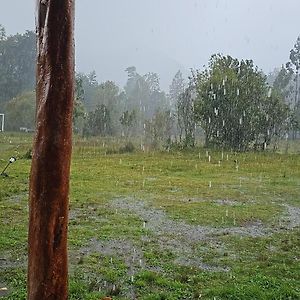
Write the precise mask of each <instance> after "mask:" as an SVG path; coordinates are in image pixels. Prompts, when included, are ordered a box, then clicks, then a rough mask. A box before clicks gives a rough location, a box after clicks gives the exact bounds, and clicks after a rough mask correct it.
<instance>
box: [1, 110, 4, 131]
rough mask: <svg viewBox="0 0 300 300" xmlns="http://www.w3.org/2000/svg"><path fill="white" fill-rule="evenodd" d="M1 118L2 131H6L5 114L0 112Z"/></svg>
mask: <svg viewBox="0 0 300 300" xmlns="http://www.w3.org/2000/svg"><path fill="white" fill-rule="evenodd" d="M0 118H1V127H0V128H1V130H0V131H1V132H3V131H4V114H0Z"/></svg>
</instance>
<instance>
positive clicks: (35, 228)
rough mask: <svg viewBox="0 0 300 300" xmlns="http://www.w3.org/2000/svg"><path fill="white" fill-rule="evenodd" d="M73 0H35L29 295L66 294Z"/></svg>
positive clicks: (38, 298)
mask: <svg viewBox="0 0 300 300" xmlns="http://www.w3.org/2000/svg"><path fill="white" fill-rule="evenodd" d="M74 1H75V0H37V48H38V49H37V52H38V55H37V86H36V95H37V96H36V97H37V121H36V136H35V141H34V149H33V159H32V166H31V176H30V192H29V201H30V203H29V205H30V208H29V241H28V246H29V249H28V255H29V257H28V260H29V261H28V299H29V300H45V299H51V300H55V299H57V300H58V299H59V300H64V299H67V298H68V287H67V286H68V280H67V276H68V266H67V264H68V261H67V229H68V194H69V173H70V159H71V146H72V142H71V138H72V109H73V97H74V41H73V31H74V30H73V27H74Z"/></svg>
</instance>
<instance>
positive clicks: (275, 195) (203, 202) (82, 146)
mask: <svg viewBox="0 0 300 300" xmlns="http://www.w3.org/2000/svg"><path fill="white" fill-rule="evenodd" d="M31 140H32V137H31V135H26V134H23V135H19V134H10V135H3V134H1V135H0V167H1V168H4V166H5V165H6V163H7V161H8V159H9V157H10V156H12V155H13V156H17V158H18V160H17V162H16V163H15V164H13V165H11V166H10V167H9V169H8V170H7V173H8V174H9V177H0V219H1V226H0V287H1V285H2V286H6V287H8V294H7V295H6V296H5V297H3V299H14V300H18V299H20V300H21V299H25V298H26V296H25V295H26V261H27V258H26V252H27V224H28V204H27V198H28V181H29V178H28V174H29V170H30V163H31V161H30V160H28V159H25V158H23V157H24V154H25V153H26V152H27V151H28V149H29V148H31ZM121 146H122V141H117V140H109V139H105V140H97V139H94V140H86V141H84V140H80V139H77V140H75V142H74V151H73V159H72V170H71V196H70V223H69V224H70V225H69V248H70V299H95V300H96V299H97V300H98V299H100V298H101V297H102V296H105V295H112V296H113V299H249V300H250V299H300V285H299V282H300V267H299V266H300V263H299V261H300V256H299V253H300V231H299V225H298V227H297V226H296V227H295V226H294V228H289V227H288V226H287V225H288V224H289V223H288V222H289V220H288V219H284V217H285V218H288V216H287V215H286V214H287V210H286V205H289V206H290V207H292V208H294V209H295V211H297V209H299V207H300V199H299V198H300V154H299V153H298V154H297V151H299V150H297V149H300V147H298V148H297V147H296V144H294V146H293V148H295V149H296V150H295V151H294V153H293V154H280V153H273V152H268V153H244V154H236V153H232V152H224V153H223V154H222V153H221V152H218V151H208V152H207V150H206V149H203V148H199V149H196V150H195V151H189V152H169V153H166V152H148V153H143V152H139V151H136V152H134V153H127V154H126V153H125V154H119V153H118V149H119V147H121ZM109 153H111V154H109ZM209 156H210V162H209ZM115 199H129V200H130V201H131V203H133V204H132V205H134V203H141V202H143V203H145V210H147V209H148V210H149V211H150V212H151V211H152V212H153V216H157V215H159V213H162V215H161V218H163V220H160V222H161V224H162V226H168V224H173V225H174V226H178V228H179V229H180V226H182V224H186V225H187V226H192V227H188V228H196V227H197V226H203V227H204V228H211V229H214V234H213V235H212V234H208V235H207V236H206V237H205V238H204V239H203V240H199V241H190V240H188V238H186V239H185V238H184V237H181V236H179V235H178V236H176V235H174V234H173V233H172V232H171V233H170V232H169V233H168V232H167V231H164V230H162V232H160V233H159V232H155V231H153V229H151V228H148V227H147V224H146V223H145V220H144V219H143V218H142V217H141V214H140V215H139V214H138V213H137V211H134V210H132V211H130V210H128V208H126V207H124V209H123V208H122V207H116V206H114V205H113V202H114V201H115ZM129 200H128V201H129ZM126 201H127V200H126ZM295 216H296V217H297V216H298V214H297V213H296V214H295ZM146 221H147V220H146ZM152 221H153V220H152ZM294 221H295V222H294V223H295V224H296V225H297V224H299V222H298V223H297V220H294ZM153 222H154V221H153ZM176 224H177V225H176ZM193 226H194V227H193ZM251 226H256V227H257V228H260V229H267V233H266V234H261V235H257V236H253V235H242V234H240V235H239V234H231V233H230V230H231V229H232V228H242V229H243V228H244V229H245V230H247V228H248V227H249V228H250V227H251ZM218 230H220V232H222V233H220V234H216V232H218ZM224 230H225V231H224ZM227 231H228V232H227ZM183 262H184V263H183ZM0 297H1V294H0Z"/></svg>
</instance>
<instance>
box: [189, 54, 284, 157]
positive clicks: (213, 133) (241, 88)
mask: <svg viewBox="0 0 300 300" xmlns="http://www.w3.org/2000/svg"><path fill="white" fill-rule="evenodd" d="M193 80H194V85H195V88H196V91H197V101H196V104H195V115H196V118H197V121H198V122H199V124H200V125H201V127H202V128H203V129H204V132H205V144H206V146H217V147H222V148H229V149H234V150H237V151H245V150H247V149H249V148H251V147H262V148H265V147H266V146H267V145H269V143H270V142H271V139H272V137H273V136H274V134H275V133H278V132H280V131H281V130H279V128H280V126H281V125H282V120H285V119H286V118H287V112H286V110H287V105H285V104H284V100H283V97H282V95H280V94H278V93H276V94H275V93H274V94H272V90H271V89H270V87H269V86H268V84H267V82H266V76H265V75H264V74H262V73H261V72H260V71H259V70H258V68H257V67H256V66H255V65H254V64H253V61H251V60H241V61H239V60H237V59H234V58H232V57H231V56H222V55H213V56H212V58H211V59H210V62H209V66H208V68H207V69H206V70H204V71H203V72H195V73H194V75H193ZM278 118H279V119H278ZM275 126H276V128H275Z"/></svg>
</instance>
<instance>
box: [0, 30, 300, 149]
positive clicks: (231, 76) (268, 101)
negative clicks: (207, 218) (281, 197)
mask: <svg viewBox="0 0 300 300" xmlns="http://www.w3.org/2000/svg"><path fill="white" fill-rule="evenodd" d="M35 39H36V36H35V33H34V32H32V31H26V32H25V33H24V34H16V35H6V33H5V28H4V27H3V26H1V25H0V113H4V114H5V130H6V131H19V130H20V128H21V129H22V130H24V131H26V130H34V127H35V101H36V100H35V91H34V89H35V59H36V49H35V45H36V43H35ZM288 55H289V58H290V59H289V61H288V62H287V63H286V65H283V66H281V67H280V68H276V69H274V72H273V73H272V74H269V75H265V74H263V72H262V71H261V70H260V68H259V67H258V66H256V65H255V64H254V62H253V61H252V60H250V59H249V60H238V59H235V58H233V57H231V56H230V55H223V54H214V55H212V56H211V58H210V60H209V62H208V66H207V67H206V68H205V69H204V70H203V69H202V70H192V71H191V74H190V76H189V78H186V79H185V78H183V75H182V73H181V72H180V71H178V72H177V73H176V74H174V78H173V80H172V82H171V83H170V87H169V90H168V91H162V90H161V88H160V82H159V75H158V74H156V73H150V72H149V73H146V74H140V73H139V72H138V70H137V69H136V68H135V67H134V66H129V67H128V68H127V69H126V70H124V71H125V72H126V73H127V82H126V85H125V86H124V87H119V86H118V85H117V84H116V83H114V82H113V81H110V80H107V81H106V82H98V81H97V76H96V73H95V72H91V73H90V74H83V73H77V74H76V90H75V96H76V97H75V99H74V114H73V130H74V133H75V134H78V135H81V136H85V137H90V136H99V137H100V136H101V137H103V136H105V137H106V136H114V137H122V138H124V139H125V140H126V141H127V142H128V143H129V142H130V141H132V140H140V141H141V147H142V148H143V147H144V146H145V145H147V146H148V147H152V148H162V147H164V148H165V149H171V148H172V147H176V148H180V149H182V148H188V147H194V146H195V144H196V142H197V140H198V137H202V138H203V140H204V142H205V146H207V147H218V148H222V149H233V150H236V151H246V150H249V149H261V150H264V149H266V148H267V147H269V146H270V145H272V147H274V149H276V147H277V146H278V142H279V141H280V140H281V139H290V138H297V133H298V131H299V129H300V101H299V68H300V37H298V39H297V40H296V43H295V45H294V47H293V49H291V51H290V53H287V56H288ZM54 117H55V116H54Z"/></svg>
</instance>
